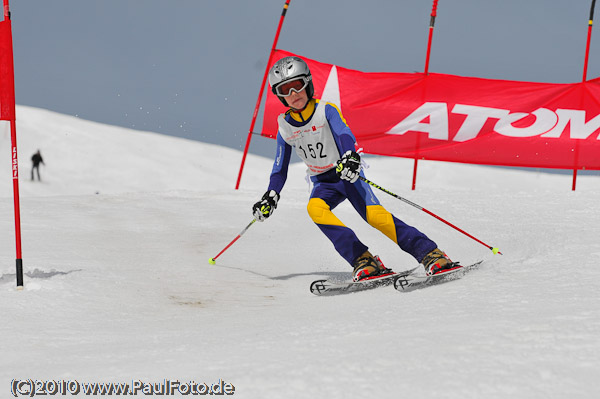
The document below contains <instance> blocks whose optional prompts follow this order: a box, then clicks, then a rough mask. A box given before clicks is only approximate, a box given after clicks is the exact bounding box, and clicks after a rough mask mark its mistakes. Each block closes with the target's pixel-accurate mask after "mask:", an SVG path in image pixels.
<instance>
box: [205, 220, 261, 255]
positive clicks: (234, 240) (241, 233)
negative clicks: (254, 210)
mask: <svg viewBox="0 0 600 399" xmlns="http://www.w3.org/2000/svg"><path fill="white" fill-rule="evenodd" d="M254 222H256V219H252V221H251V222H250V223H248V226H246V227H245V228H244V230H242V231H241V232H240V234H238V235H237V237H235V238H234V239H233V241H231V242H230V243H229V245H227V246H226V247H225V248H223V250H222V251H221V252H219V253H218V255H217V256H215V257H214V258H210V259H209V260H208V263H210V264H211V265H214V264H215V263H217V258H218V257H219V256H221V254H222V253H223V252H225V251H227V249H228V248H229V247H230V246H232V245H233V243H234V242H236V241H237V240H239V239H240V237H241V236H242V235H244V233H245V232H246V230H248V229H249V228H250V226H252V225H253V224H254Z"/></svg>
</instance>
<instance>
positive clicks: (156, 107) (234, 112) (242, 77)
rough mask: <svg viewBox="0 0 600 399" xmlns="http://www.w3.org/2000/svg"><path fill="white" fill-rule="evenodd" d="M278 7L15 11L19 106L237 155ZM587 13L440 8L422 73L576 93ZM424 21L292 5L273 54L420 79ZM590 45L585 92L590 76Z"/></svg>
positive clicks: (131, 5)
mask: <svg viewBox="0 0 600 399" xmlns="http://www.w3.org/2000/svg"><path fill="white" fill-rule="evenodd" d="M284 3H285V1H283V0H277V1H276V0H253V1H216V0H215V1H207V0H172V1H164V0H161V1H158V0H102V1H81V0H53V1H35V0H19V1H17V0H13V1H12V2H11V11H12V15H13V17H12V21H13V40H14V52H15V79H16V97H17V98H16V100H17V104H23V105H30V106H35V107H40V108H46V109H50V110H54V111H58V112H61V113H65V114H69V115H77V116H79V117H81V118H85V119H89V120H93V121H98V122H102V123H108V124H113V125H119V126H125V127H130V128H134V129H139V130H149V131H154V132H158V133H163V134H167V135H173V136H179V137H185V138H189V139H193V140H199V141H204V142H209V143H216V144H222V145H225V146H228V147H233V148H237V149H243V146H244V144H245V140H246V136H247V133H248V128H249V126H250V121H251V117H252V113H253V110H254V105H255V103H256V99H257V96H258V91H259V88H260V83H261V80H262V76H263V73H264V68H265V65H266V62H267V59H268V55H269V51H270V48H271V45H272V43H273V38H274V35H275V30H276V27H277V23H278V21H279V17H280V15H281V10H282V8H283V5H284ZM590 5H591V0H589V1H588V0H577V1H572V0H560V1H559V0H552V1H548V0H546V1H544V0H528V1H526V2H523V1H517V0H503V1H493V2H492V1H480V0H479V1H478V0H454V1H448V0H440V1H439V5H438V17H437V19H436V25H435V32H434V39H433V47H432V54H431V63H430V72H437V73H448V74H455V75H462V76H477V77H483V78H492V79H509V80H523V81H540V82H556V83H570V82H578V81H580V80H581V79H582V71H583V63H584V55H585V42H586V38H587V23H588V17H589V9H590ZM431 7H432V1H429V0H404V1H396V0H372V1H369V2H365V1H363V0H346V1H327V0H292V1H291V4H290V8H289V11H288V13H287V16H286V19H285V22H284V25H283V30H282V32H281V37H280V40H279V44H278V48H282V49H285V50H289V51H292V52H295V53H298V54H301V55H304V56H307V57H310V58H313V59H317V60H320V61H323V62H328V63H333V64H336V65H340V66H343V67H345V68H352V69H358V70H362V71H369V72H380V71H384V72H422V71H423V68H424V64H425V53H426V45H427V35H428V29H429V19H430V17H429V16H430V13H431ZM599 34H600V32H594V35H593V37H592V46H591V57H590V64H589V71H588V78H594V77H597V76H599V75H600V56H599V55H598V54H597V53H598V51H597V49H598V46H597V45H596V43H597V42H598V40H600V38H598V37H597V36H598V35H599ZM366 95H368V94H366ZM259 127H260V119H259V121H258V125H257V128H256V129H255V130H258V128H259ZM250 151H251V152H253V153H256V154H260V155H265V156H269V157H270V156H272V155H273V152H274V143H273V141H272V140H269V139H264V138H261V137H254V138H253V140H252V145H251V147H250Z"/></svg>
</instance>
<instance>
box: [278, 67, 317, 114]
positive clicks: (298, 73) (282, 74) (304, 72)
mask: <svg viewBox="0 0 600 399" xmlns="http://www.w3.org/2000/svg"><path fill="white" fill-rule="evenodd" d="M296 79H302V80H303V81H304V87H305V88H306V94H307V95H308V99H309V100H310V99H311V98H313V95H314V94H315V88H314V86H313V82H312V75H311V73H310V69H309V68H308V65H307V64H306V62H304V60H302V59H301V58H298V57H284V58H282V59H280V60H279V61H277V62H276V63H275V65H273V67H272V68H271V70H270V71H269V85H270V86H271V91H272V92H273V94H275V95H276V96H277V98H278V99H279V101H281V102H282V103H283V105H285V106H286V107H288V106H289V105H288V103H287V101H286V100H285V97H287V96H288V95H289V94H288V93H279V92H278V90H277V88H278V87H279V86H281V84H282V83H285V82H289V81H292V80H296Z"/></svg>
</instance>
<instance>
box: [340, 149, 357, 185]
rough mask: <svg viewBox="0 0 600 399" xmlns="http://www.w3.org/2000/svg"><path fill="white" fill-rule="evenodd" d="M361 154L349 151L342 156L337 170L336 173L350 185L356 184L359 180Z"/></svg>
mask: <svg viewBox="0 0 600 399" xmlns="http://www.w3.org/2000/svg"><path fill="white" fill-rule="evenodd" d="M360 169H361V164H360V154H359V153H357V152H354V151H351V150H348V151H346V152H345V153H344V155H342V157H341V158H340V160H339V161H338V163H337V166H336V168H335V173H337V175H338V176H339V177H340V179H342V180H347V181H349V182H350V183H354V182H355V181H357V180H358V176H359V175H360Z"/></svg>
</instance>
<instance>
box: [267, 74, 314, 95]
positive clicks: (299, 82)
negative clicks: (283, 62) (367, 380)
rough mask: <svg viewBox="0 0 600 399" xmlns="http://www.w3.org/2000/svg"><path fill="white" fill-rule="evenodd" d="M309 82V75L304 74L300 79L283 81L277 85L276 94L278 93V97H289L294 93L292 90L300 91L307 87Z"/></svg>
mask: <svg viewBox="0 0 600 399" xmlns="http://www.w3.org/2000/svg"><path fill="white" fill-rule="evenodd" d="M309 82H310V78H309V77H307V76H302V77H300V78H298V79H294V80H290V81H287V82H284V83H281V84H280V85H279V86H276V87H275V94H277V96H278V97H289V96H291V95H292V90H293V91H295V92H296V93H300V92H301V91H302V90H304V89H306V86H308V83H309Z"/></svg>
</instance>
